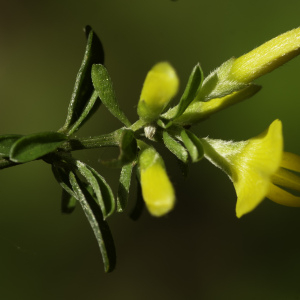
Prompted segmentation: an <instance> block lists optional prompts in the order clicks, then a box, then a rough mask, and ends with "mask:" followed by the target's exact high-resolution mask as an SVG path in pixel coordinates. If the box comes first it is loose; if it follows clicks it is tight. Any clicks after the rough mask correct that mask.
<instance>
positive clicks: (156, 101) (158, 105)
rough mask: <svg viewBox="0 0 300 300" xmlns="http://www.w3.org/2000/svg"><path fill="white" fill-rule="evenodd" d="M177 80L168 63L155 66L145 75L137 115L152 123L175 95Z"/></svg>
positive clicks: (177, 85)
mask: <svg viewBox="0 0 300 300" xmlns="http://www.w3.org/2000/svg"><path fill="white" fill-rule="evenodd" d="M178 87H179V79H178V76H177V74H176V71H175V69H174V68H173V67H172V66H171V65H170V64H169V63H168V62H161V63H158V64H156V65H155V66H154V67H153V68H152V69H151V70H150V71H149V72H148V74H147V76H146V79H145V82H144V85H143V89H142V92H141V96H140V101H139V103H138V115H139V116H140V118H141V119H143V120H145V121H147V122H152V121H154V120H155V119H157V118H158V117H159V115H160V114H161V113H162V111H163V110H164V108H165V107H166V106H167V105H168V103H169V102H170V100H171V99H172V98H173V97H174V96H175V95H176V93H177V91H178Z"/></svg>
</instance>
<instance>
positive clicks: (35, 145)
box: [10, 131, 67, 163]
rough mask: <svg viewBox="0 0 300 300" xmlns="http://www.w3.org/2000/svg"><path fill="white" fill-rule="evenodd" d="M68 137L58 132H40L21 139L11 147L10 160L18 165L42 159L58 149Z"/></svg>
mask: <svg viewBox="0 0 300 300" xmlns="http://www.w3.org/2000/svg"><path fill="white" fill-rule="evenodd" d="M65 140H67V137H66V136H65V135H64V134H62V133H58V132H52V131H49V132H40V133H34V134H30V135H26V136H23V137H21V138H19V139H18V140H17V141H16V142H15V143H14V144H13V145H12V147H11V151H10V160H12V161H14V162H18V163H25V162H28V161H32V160H35V159H37V158H40V157H42V156H44V155H46V154H48V153H50V152H52V151H54V150H55V149H57V148H58V147H59V146H60V145H61V144H62V143H63V142H64V141H65Z"/></svg>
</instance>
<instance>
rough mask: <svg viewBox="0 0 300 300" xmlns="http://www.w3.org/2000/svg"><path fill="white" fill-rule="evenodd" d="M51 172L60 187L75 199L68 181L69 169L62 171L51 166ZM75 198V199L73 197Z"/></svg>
mask: <svg viewBox="0 0 300 300" xmlns="http://www.w3.org/2000/svg"><path fill="white" fill-rule="evenodd" d="M52 172H53V175H54V177H55V179H56V180H57V182H58V183H59V184H60V186H61V187H62V188H63V189H64V190H65V191H66V192H67V193H68V194H69V195H70V196H72V197H75V194H74V192H73V189H72V186H71V184H70V180H69V173H70V169H62V168H60V167H56V166H54V165H52ZM75 198H76V197H75Z"/></svg>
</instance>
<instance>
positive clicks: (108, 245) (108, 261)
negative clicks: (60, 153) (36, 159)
mask: <svg viewBox="0 0 300 300" xmlns="http://www.w3.org/2000/svg"><path fill="white" fill-rule="evenodd" d="M70 183H71V185H72V188H73V190H74V192H75V194H76V198H77V200H78V201H79V203H80V205H81V207H82V209H83V211H84V213H85V215H86V217H87V219H88V221H89V223H90V225H91V227H92V229H93V232H94V234H95V237H96V239H97V242H98V245H99V248H100V251H101V254H102V259H103V263H104V270H105V272H111V271H113V269H114V267H115V264H116V250H115V245H114V241H113V238H112V235H111V232H110V229H109V227H108V224H107V222H106V221H104V220H103V215H102V213H101V210H100V208H99V206H98V205H97V204H96V203H95V201H94V200H93V199H92V197H91V195H90V194H89V192H88V191H87V190H86V189H85V188H84V186H83V184H81V183H80V181H79V179H78V178H77V177H76V175H75V174H74V173H73V172H70Z"/></svg>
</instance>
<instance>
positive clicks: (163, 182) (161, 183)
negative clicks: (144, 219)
mask: <svg viewBox="0 0 300 300" xmlns="http://www.w3.org/2000/svg"><path fill="white" fill-rule="evenodd" d="M139 166H140V177H141V179H140V180H141V187H142V194H143V198H144V201H145V203H146V206H147V208H148V210H149V212H150V213H151V214H152V215H153V216H156V217H160V216H163V215H165V214H167V213H168V212H169V211H170V210H172V209H173V207H174V204H175V192H174V188H173V186H172V183H171V181H170V179H169V177H168V175H167V172H166V170H165V165H164V162H163V160H162V158H161V156H160V155H159V154H158V153H157V152H156V151H155V149H154V148H152V147H149V148H147V149H145V150H142V152H141V154H140V156H139Z"/></svg>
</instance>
